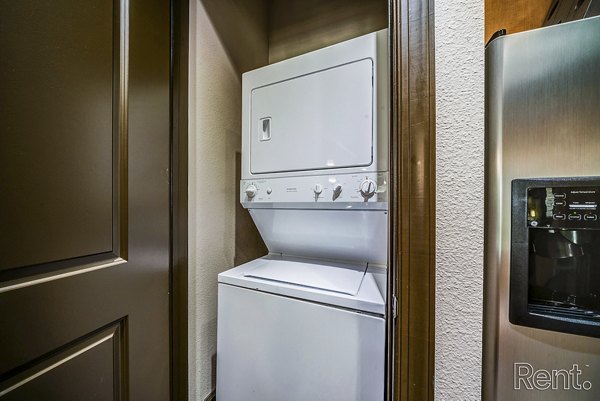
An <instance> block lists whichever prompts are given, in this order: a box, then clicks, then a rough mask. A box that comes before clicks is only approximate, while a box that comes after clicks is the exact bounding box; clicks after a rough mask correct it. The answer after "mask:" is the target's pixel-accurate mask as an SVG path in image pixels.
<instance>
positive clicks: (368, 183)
mask: <svg viewBox="0 0 600 401" xmlns="http://www.w3.org/2000/svg"><path fill="white" fill-rule="evenodd" d="M375 191H377V183H375V181H373V180H371V179H369V178H367V179H366V180H364V181H363V182H361V183H360V194H361V195H362V196H363V198H365V199H369V198H371V197H372V196H373V195H375Z"/></svg>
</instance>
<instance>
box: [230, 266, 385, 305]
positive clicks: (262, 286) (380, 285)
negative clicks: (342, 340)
mask: <svg viewBox="0 0 600 401" xmlns="http://www.w3.org/2000/svg"><path fill="white" fill-rule="evenodd" d="M218 279H219V283H222V284H230V285H235V286H239V287H244V288H250V289H254V290H259V291H264V292H269V293H273V294H278V295H283V296H288V297H293V298H299V299H305V300H308V301H314V302H319V303H323V304H328V305H332V306H339V307H343V308H349V309H354V310H358V311H363V312H368V313H374V314H379V315H384V314H385V288H386V287H385V286H386V268H385V267H384V266H380V265H369V266H368V267H367V265H366V264H363V265H359V264H356V265H353V264H346V263H336V262H329V261H319V260H314V259H305V258H297V257H292V256H285V255H284V256H282V255H276V254H270V255H267V256H264V257H262V258H259V259H255V260H253V261H250V262H248V263H245V264H243V265H241V266H238V267H235V268H233V269H230V270H227V271H225V272H223V273H221V274H219V277H218Z"/></svg>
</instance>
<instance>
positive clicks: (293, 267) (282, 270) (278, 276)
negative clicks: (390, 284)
mask: <svg viewBox="0 0 600 401" xmlns="http://www.w3.org/2000/svg"><path fill="white" fill-rule="evenodd" d="M366 270H367V265H366V264H364V265H350V264H342V263H334V262H331V263H327V262H321V263H320V264H314V263H304V262H299V261H290V260H268V259H262V260H261V263H259V264H257V265H256V266H254V267H253V268H252V269H249V270H248V271H247V272H245V273H244V277H254V278H259V279H263V280H270V281H277V282H282V283H289V284H295V285H301V286H304V287H310V288H316V289H319V290H325V291H333V292H339V293H342V294H348V295H356V294H357V293H358V290H359V289H360V285H361V283H362V281H363V278H364V277H365V272H366Z"/></svg>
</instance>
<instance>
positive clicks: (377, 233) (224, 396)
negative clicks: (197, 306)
mask: <svg viewBox="0 0 600 401" xmlns="http://www.w3.org/2000/svg"><path fill="white" fill-rule="evenodd" d="M387 60H388V57H387V30H383V31H378V32H375V33H372V34H368V35H365V36H361V37H358V38H355V39H352V40H349V41H346V42H343V43H340V44H336V45H334V46H330V47H327V48H324V49H321V50H317V51H314V52H311V53H308V54H305V55H301V56H298V57H295V58H292V59H288V60H286V61H282V62H279V63H276V64H272V65H269V66H267V67H264V68H260V69H258V70H254V71H251V72H248V73H246V74H244V75H243V84H242V91H243V93H242V95H243V101H242V106H243V112H242V118H243V122H242V134H243V141H242V180H241V183H240V191H241V197H240V199H241V202H242V204H243V206H244V207H245V208H247V209H248V210H249V212H250V214H251V216H252V218H253V220H254V222H255V223H256V226H257V227H258V230H259V232H260V235H261V236H262V238H263V240H264V241H265V243H266V245H267V248H268V249H269V254H268V255H266V256H264V257H262V258H260V259H256V260H253V261H251V262H249V263H246V264H244V265H241V266H239V267H236V268H234V269H231V270H229V271H226V272H224V273H221V274H220V275H219V303H218V305H219V306H218V346H217V399H218V400H219V401H282V400H286V401H307V400H312V401H317V400H327V401H336V400H339V401H352V400H356V401H380V400H383V397H384V381H385V377H384V376H385V374H384V372H385V302H386V299H385V298H386V273H387V269H386V263H387V246H388V245H387V243H388V228H387V227H388V216H387V210H388V202H387V182H388V176H387V174H388V173H387V171H388V157H387V153H388V123H387V119H388V85H387V76H388V74H387V62H388V61H387Z"/></svg>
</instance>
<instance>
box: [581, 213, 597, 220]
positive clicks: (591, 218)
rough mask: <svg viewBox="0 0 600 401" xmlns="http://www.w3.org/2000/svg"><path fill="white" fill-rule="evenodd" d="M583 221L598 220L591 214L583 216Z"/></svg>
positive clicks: (595, 215)
mask: <svg viewBox="0 0 600 401" xmlns="http://www.w3.org/2000/svg"><path fill="white" fill-rule="evenodd" d="M583 219H584V220H585V221H596V220H598V215H597V214H593V213H588V214H586V215H585V216H583Z"/></svg>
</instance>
